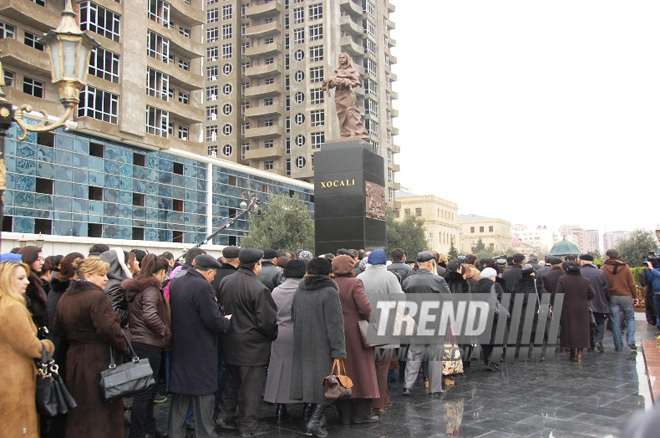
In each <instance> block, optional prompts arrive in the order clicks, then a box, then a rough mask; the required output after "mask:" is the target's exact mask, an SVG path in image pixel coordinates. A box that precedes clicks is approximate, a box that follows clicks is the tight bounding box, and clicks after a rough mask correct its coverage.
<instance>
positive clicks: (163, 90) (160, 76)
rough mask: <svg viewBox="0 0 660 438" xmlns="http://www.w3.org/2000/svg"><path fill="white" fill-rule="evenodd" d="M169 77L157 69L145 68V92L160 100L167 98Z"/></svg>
mask: <svg viewBox="0 0 660 438" xmlns="http://www.w3.org/2000/svg"><path fill="white" fill-rule="evenodd" d="M169 86H170V77H169V76H168V75H166V74H164V73H161V72H159V71H157V70H152V69H150V68H147V94H148V95H149V96H153V97H156V98H158V99H162V100H165V101H167V100H169V99H168V94H169V93H168V90H169Z"/></svg>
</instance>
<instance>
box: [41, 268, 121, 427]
mask: <svg viewBox="0 0 660 438" xmlns="http://www.w3.org/2000/svg"><path fill="white" fill-rule="evenodd" d="M53 330H54V331H55V334H56V335H57V336H59V337H60V338H62V340H63V341H67V342H69V350H68V351H67V354H66V369H67V373H66V385H67V388H68V389H69V392H71V395H72V396H73V398H74V399H75V400H76V402H77V403H78V407H77V408H76V409H74V410H73V411H71V412H70V413H69V414H68V418H67V422H66V436H67V438H74V437H76V438H78V437H94V438H115V437H120V438H121V437H123V436H124V405H123V402H122V400H121V399H119V400H116V401H113V402H111V403H105V402H104V401H103V400H102V399H101V390H100V389H99V381H100V379H101V378H100V372H101V371H102V370H105V369H107V368H108V365H109V364H110V346H113V347H115V348H116V349H117V350H118V351H119V352H120V354H119V356H120V357H119V359H122V358H121V356H122V353H124V354H128V347H127V345H126V341H125V340H124V337H123V335H122V332H121V328H120V326H119V316H118V315H117V313H116V312H115V311H114V310H112V304H111V303H110V298H108V296H107V295H106V294H105V292H103V289H101V288H99V287H97V286H95V285H94V284H92V283H89V282H87V281H72V282H71V286H69V289H68V290H67V292H66V293H65V294H64V295H62V298H61V299H60V301H59V303H57V311H56V313H55V321H54V322H53ZM119 363H121V362H119Z"/></svg>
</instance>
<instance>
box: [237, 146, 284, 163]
mask: <svg viewBox="0 0 660 438" xmlns="http://www.w3.org/2000/svg"><path fill="white" fill-rule="evenodd" d="M283 155H284V148H283V147H282V146H275V147H272V148H260V149H249V150H247V151H245V159H246V160H263V159H265V158H277V157H281V156H283Z"/></svg>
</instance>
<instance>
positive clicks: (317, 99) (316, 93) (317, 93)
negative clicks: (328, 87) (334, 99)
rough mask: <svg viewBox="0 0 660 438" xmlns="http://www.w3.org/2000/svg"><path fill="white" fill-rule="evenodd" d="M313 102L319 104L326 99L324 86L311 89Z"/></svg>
mask: <svg viewBox="0 0 660 438" xmlns="http://www.w3.org/2000/svg"><path fill="white" fill-rule="evenodd" d="M309 94H310V99H311V104H312V105H318V104H321V103H323V101H324V93H323V89H322V88H312V89H311V90H310V91H309Z"/></svg>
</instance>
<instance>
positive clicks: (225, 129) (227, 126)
mask: <svg viewBox="0 0 660 438" xmlns="http://www.w3.org/2000/svg"><path fill="white" fill-rule="evenodd" d="M233 130H234V128H233V127H232V126H231V124H229V123H225V124H224V125H222V133H223V134H224V135H231V133H232V131H233Z"/></svg>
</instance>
